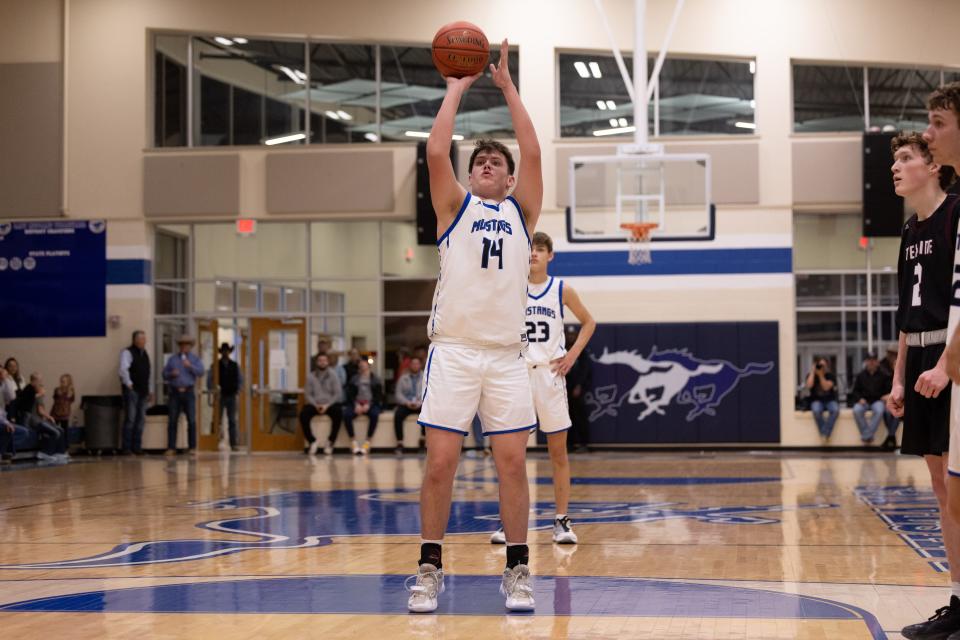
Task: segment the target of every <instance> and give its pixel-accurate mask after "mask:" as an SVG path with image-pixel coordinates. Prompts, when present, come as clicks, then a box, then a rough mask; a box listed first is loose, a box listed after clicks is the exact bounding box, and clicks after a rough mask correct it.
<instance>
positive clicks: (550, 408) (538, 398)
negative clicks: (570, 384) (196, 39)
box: [528, 364, 573, 434]
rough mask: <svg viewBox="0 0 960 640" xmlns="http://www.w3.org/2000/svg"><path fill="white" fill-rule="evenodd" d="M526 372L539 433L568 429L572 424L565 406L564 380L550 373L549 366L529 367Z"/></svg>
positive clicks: (565, 391)
mask: <svg viewBox="0 0 960 640" xmlns="http://www.w3.org/2000/svg"><path fill="white" fill-rule="evenodd" d="M528 372H529V374H530V386H531V387H532V388H533V407H534V409H536V412H537V421H538V422H539V423H540V431H542V432H544V433H547V434H550V433H559V432H560V431H566V430H567V429H569V428H570V427H571V425H572V424H573V423H572V422H571V421H570V408H569V407H568V406H567V381H566V379H565V378H564V377H563V376H561V375H558V374H556V373H554V372H553V371H551V370H550V365H549V364H537V365H530V366H529V368H528Z"/></svg>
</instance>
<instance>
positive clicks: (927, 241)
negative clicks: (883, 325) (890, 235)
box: [897, 195, 958, 333]
mask: <svg viewBox="0 0 960 640" xmlns="http://www.w3.org/2000/svg"><path fill="white" fill-rule="evenodd" d="M957 204H958V203H957V196H955V195H948V196H947V198H946V199H945V200H944V201H943V203H942V204H941V205H940V206H939V207H937V210H936V211H934V212H933V214H932V215H931V216H930V217H929V218H927V219H926V220H919V219H918V218H917V216H916V214H914V215H913V216H911V217H910V219H909V220H907V222H906V224H904V226H903V233H902V235H901V236H900V255H899V257H898V258H897V281H898V284H899V289H900V305H899V307H898V308H897V327H898V328H899V329H900V331H903V332H904V333H917V332H920V331H935V330H937V329H945V328H946V327H947V318H948V316H949V311H950V302H951V300H952V298H953V291H952V290H953V269H954V264H953V263H954V252H955V251H956V247H955V245H956V243H957V211H956V210H957V208H958V207H957Z"/></svg>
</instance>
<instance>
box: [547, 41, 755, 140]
mask: <svg viewBox="0 0 960 640" xmlns="http://www.w3.org/2000/svg"><path fill="white" fill-rule="evenodd" d="M654 63H655V57H649V58H648V59H647V70H648V73H652V72H653V67H654ZM557 64H558V69H559V74H558V77H559V104H560V136H561V137H607V136H612V137H617V136H628V137H629V136H632V135H633V131H634V130H633V126H634V122H633V102H632V101H631V100H630V96H629V94H628V93H627V89H626V85H625V84H624V82H623V78H622V76H621V74H620V70H619V67H618V66H617V63H616V60H615V58H614V57H613V55H604V54H598V53H559V54H558V56H557ZM624 65H625V66H626V68H627V72H628V73H630V74H632V73H633V58H632V56H624ZM755 71H756V64H755V62H754V61H752V60H743V59H739V60H738V59H705V58H687V57H680V56H667V57H666V59H665V60H664V63H663V68H662V69H661V70H660V76H659V80H658V84H657V86H656V88H655V90H654V93H653V98H652V99H651V101H650V103H649V105H648V109H647V114H648V115H647V117H648V127H647V129H648V133H649V134H650V135H654V136H657V135H715V134H750V133H754V131H755V129H756V124H755V119H754V112H755V106H756V103H755V102H754V88H753V76H754V72H755Z"/></svg>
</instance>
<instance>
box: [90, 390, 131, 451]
mask: <svg viewBox="0 0 960 640" xmlns="http://www.w3.org/2000/svg"><path fill="white" fill-rule="evenodd" d="M80 407H81V408H82V409H83V424H84V427H85V429H86V446H87V449H111V450H112V449H116V448H117V446H118V445H119V443H120V419H121V414H122V413H123V410H122V408H123V398H122V397H121V396H83V398H81V400H80Z"/></svg>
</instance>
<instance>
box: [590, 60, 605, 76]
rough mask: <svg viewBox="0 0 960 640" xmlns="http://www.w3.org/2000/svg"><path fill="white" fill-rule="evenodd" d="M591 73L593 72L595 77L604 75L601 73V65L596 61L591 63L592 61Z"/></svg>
mask: <svg viewBox="0 0 960 640" xmlns="http://www.w3.org/2000/svg"><path fill="white" fill-rule="evenodd" d="M590 73H592V74H593V77H594V78H601V77H603V76H602V75H601V74H600V65H599V64H597V63H596V62H591V63H590Z"/></svg>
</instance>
